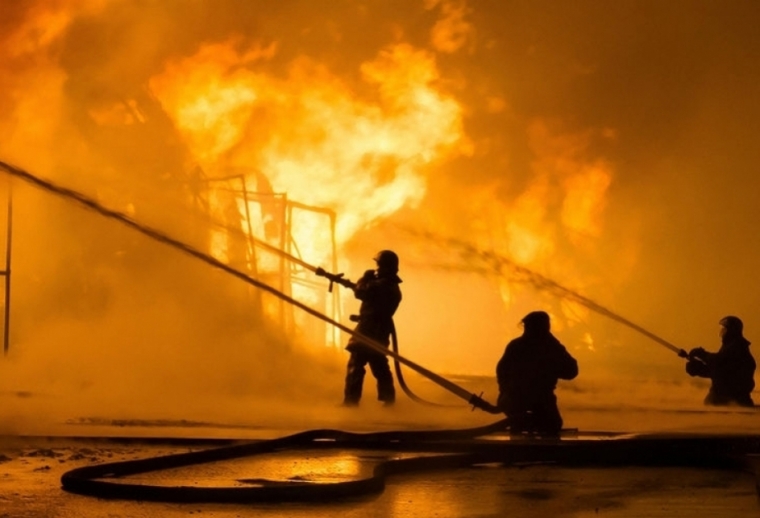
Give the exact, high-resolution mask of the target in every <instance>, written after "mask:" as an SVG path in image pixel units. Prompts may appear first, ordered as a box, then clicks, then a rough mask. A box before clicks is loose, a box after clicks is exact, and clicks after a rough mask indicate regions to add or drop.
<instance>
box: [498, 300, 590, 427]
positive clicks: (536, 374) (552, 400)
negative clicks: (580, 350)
mask: <svg viewBox="0 0 760 518" xmlns="http://www.w3.org/2000/svg"><path fill="white" fill-rule="evenodd" d="M522 325H523V334H522V336H520V337H518V338H515V339H514V340H512V341H511V342H509V344H507V348H506V349H505V351H504V355H503V356H502V357H501V360H499V363H498V365H497V366H496V378H497V380H498V382H499V401H498V406H499V407H500V408H501V409H502V411H503V412H504V413H505V414H506V415H507V417H508V418H509V423H510V431H511V433H512V434H515V435H517V434H521V433H536V434H541V435H556V434H558V433H559V432H560V430H561V429H562V417H561V416H560V413H559V409H558V408H557V397H556V396H555V395H554V389H555V388H556V387H557V380H560V379H565V380H571V379H573V378H575V377H576V376H577V375H578V362H577V361H576V360H575V358H573V357H572V356H570V353H568V352H567V350H566V349H565V347H564V346H563V345H562V344H561V343H560V342H559V340H557V339H556V338H555V337H554V335H553V334H552V333H551V331H550V328H551V326H550V321H549V315H548V314H547V313H545V312H543V311H534V312H532V313H528V314H527V315H526V316H525V318H523V319H522Z"/></svg>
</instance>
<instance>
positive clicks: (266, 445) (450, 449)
mask: <svg viewBox="0 0 760 518" xmlns="http://www.w3.org/2000/svg"><path fill="white" fill-rule="evenodd" d="M0 169H2V170H4V171H5V172H6V173H7V174H9V175H10V176H12V177H14V178H17V179H20V180H22V181H24V182H27V183H30V184H32V185H34V186H35V187H38V188H41V189H43V190H45V191H48V192H50V193H52V194H55V195H57V196H60V197H63V198H65V199H67V200H69V201H73V202H74V203H76V204H78V205H80V206H83V207H85V208H86V209H88V210H92V211H94V212H96V213H98V214H100V215H101V216H104V217H106V218H109V219H113V220H115V221H118V222H119V223H121V224H123V225H126V226H127V227H129V228H131V229H133V230H135V231H137V232H139V233H141V234H143V235H145V236H147V237H149V238H151V239H154V240H156V241H158V242H161V243H164V244H166V245H168V246H170V247H173V248H175V249H178V250H180V251H181V252H183V253H185V254H187V255H189V256H191V257H194V258H196V259H198V260H201V261H203V262H205V263H207V264H208V265H210V266H212V267H214V268H217V269H220V270H222V271H224V272H226V273H228V274H230V275H232V276H234V277H236V278H238V279H240V280H242V281H243V282H246V283H248V284H251V285H253V286H255V287H257V288H259V289H261V290H263V291H266V292H268V293H270V294H272V295H274V296H276V297H278V298H280V299H282V300H284V301H286V302H288V303H290V304H292V305H294V306H296V307H298V308H299V309H301V310H303V311H305V312H307V313H309V314H311V315H312V316H314V317H316V318H319V319H321V320H323V321H325V322H327V323H329V324H332V325H334V326H335V327H337V328H338V329H340V330H341V331H343V332H345V333H347V334H350V335H352V336H354V337H356V338H357V339H359V340H361V342H362V343H364V344H366V345H367V346H368V347H370V348H372V349H374V350H376V351H378V352H380V353H382V354H385V355H387V356H390V357H392V358H393V359H394V360H396V361H398V362H399V363H401V364H404V365H406V366H407V367H410V368H412V369H413V370H415V371H416V372H418V373H419V374H421V375H423V376H425V377H427V378H428V379H430V380H431V381H433V382H434V383H436V384H438V385H440V386H441V387H443V388H444V389H446V390H449V391H450V392H452V393H453V394H454V395H456V396H458V397H460V398H462V399H464V400H465V401H467V402H468V403H470V404H472V405H474V406H475V407H477V408H480V409H482V410H485V411H487V412H490V413H500V412H499V410H498V408H496V407H494V406H493V405H491V404H490V403H488V402H487V401H484V400H483V399H482V398H481V397H480V396H478V395H475V394H471V393H469V392H468V391H467V390H465V389H464V388H462V387H460V386H458V385H456V384H455V383H453V382H451V381H449V380H447V379H445V378H443V377H442V376H439V375H437V374H435V373H433V372H431V371H430V370H428V369H425V368H424V367H422V366H420V365H418V364H416V363H414V362H412V361H410V360H408V359H406V358H404V357H403V356H401V355H400V354H398V353H397V352H396V351H391V350H388V348H387V347H385V346H383V344H380V343H378V342H376V341H375V340H372V339H370V338H369V337H366V336H363V335H361V334H360V333H357V332H355V331H354V330H352V329H349V328H348V327H346V326H344V325H343V324H341V323H339V322H336V321H334V320H332V319H330V318H328V317H327V316H325V315H323V314H321V313H319V312H317V311H316V310H314V309H312V308H310V307H308V306H306V305H305V304H303V303H301V302H299V301H297V300H295V299H292V298H291V297H289V296H287V295H286V294H284V293H282V292H280V291H278V290H276V289H275V288H273V287H271V286H269V285H267V284H265V283H263V282H261V281H259V280H257V279H254V278H252V277H250V276H248V275H247V274H245V273H243V272H241V271H239V270H236V269H234V268H232V267H231V266H229V265H227V264H225V263H223V262H221V261H219V260H218V259H216V258H214V257H213V256H210V255H209V254H206V253H203V252H201V251H199V250H197V249H195V248H193V247H192V246H190V245H188V244H186V243H183V242H181V241H179V240H177V239H174V238H172V237H170V236H168V235H166V234H165V233H163V232H161V231H159V230H156V229H154V228H151V227H149V226H146V225H143V224H141V223H139V222H137V221H135V220H134V219H132V218H131V217H130V216H128V215H127V214H124V213H121V212H118V211H115V210H112V209H109V208H107V207H105V206H103V205H102V204H100V203H99V202H98V201H96V200H94V199H93V198H90V197H88V196H86V195H84V194H82V193H80V192H77V191H74V190H72V189H68V188H66V187H62V186H59V185H57V184H55V183H53V182H50V181H48V180H44V179H41V178H39V177H37V176H34V175H32V174H31V173H29V172H27V171H24V170H22V169H19V168H17V167H14V166H11V165H9V164H7V163H4V162H0ZM303 265H304V266H307V267H309V268H310V269H312V270H313V271H315V272H316V270H317V269H316V268H314V267H311V266H309V265H306V264H303ZM663 345H665V344H663ZM679 354H680V353H679ZM508 426H509V423H508V421H507V420H506V419H503V420H500V421H498V422H496V423H493V424H491V425H488V426H485V427H479V428H472V429H465V430H440V431H423V432H417V431H396V432H379V433H372V434H355V433H349V432H342V431H336V430H311V431H306V432H301V433H297V434H294V435H291V436H287V437H283V438H279V439H273V440H268V441H255V442H248V443H243V444H240V445H235V446H230V447H223V448H214V449H207V450H201V451H195V452H189V453H179V454H174V455H166V456H160V457H153V458H147V459H139V460H133V461H122V462H113V463H106V464H100V465H93V466H84V467H80V468H75V469H73V470H70V471H68V472H66V473H64V474H63V476H62V477H61V484H62V487H63V489H65V490H67V491H70V492H73V493H79V494H84V495H91V496H97V497H100V498H124V499H139V500H150V501H170V502H264V501H294V500H301V501H313V500H325V499H331V498H338V497H345V496H357V495H362V494H369V493H376V492H379V491H382V489H383V487H384V484H385V479H386V477H387V476H390V475H393V474H397V473H406V472H419V471H425V470H432V469H444V468H446V469H450V468H457V467H465V466H472V465H476V464H479V463H486V462H488V463H490V462H502V463H504V464H509V465H515V464H519V463H533V462H541V463H545V462H552V463H556V464H565V465H631V464H638V465H658V466H661V465H685V466H691V467H694V466H706V467H714V468H727V467H728V468H737V467H739V468H741V469H746V466H747V462H748V460H747V459H748V458H749V456H750V455H757V454H758V453H760V445H758V438H757V437H754V436H751V437H717V438H716V437H713V438H704V437H703V438H698V437H697V438H695V437H687V438H684V439H667V438H666V439H662V438H652V439H650V438H647V437H642V438H632V439H631V438H625V439H623V440H619V441H618V440H609V441H598V440H591V441H585V440H577V441H562V440H558V439H549V440H542V441H530V440H527V441H514V442H513V441H489V440H484V439H480V438H482V437H484V436H486V435H488V434H491V433H494V432H497V431H503V430H505V429H506V428H507V427H508ZM465 439H466V441H463V440H465ZM284 448H299V449H307V448H311V449H318V448H342V449H350V448H371V449H382V450H391V451H416V452H429V453H430V452H432V453H434V454H435V455H432V456H430V455H425V456H420V457H411V458H405V459H390V460H386V461H384V462H380V463H378V464H377V465H376V466H375V467H374V469H373V472H372V475H371V476H370V477H367V478H363V479H358V480H350V481H345V482H339V483H332V484H324V483H309V482H293V483H290V482H286V483H284V484H283V483H282V482H278V483H270V484H264V485H263V487H198V486H192V487H188V486H180V487H171V486H150V485H145V484H132V483H121V482H113V481H109V480H106V479H109V478H112V479H113V478H116V477H124V476H129V475H134V474H138V473H145V472H149V471H156V470H160V469H168V468H177V467H182V466H188V465H191V464H199V463H208V462H215V461H223V460H229V459H235V458H240V457H243V456H249V455H256V454H262V453H270V452H276V451H281V450H282V449H284Z"/></svg>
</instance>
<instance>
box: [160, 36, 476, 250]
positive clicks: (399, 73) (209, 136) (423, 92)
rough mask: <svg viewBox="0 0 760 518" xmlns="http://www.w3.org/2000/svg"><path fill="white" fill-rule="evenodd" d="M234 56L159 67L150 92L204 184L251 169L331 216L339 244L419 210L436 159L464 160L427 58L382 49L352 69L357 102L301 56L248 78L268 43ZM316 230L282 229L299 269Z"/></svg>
mask: <svg viewBox="0 0 760 518" xmlns="http://www.w3.org/2000/svg"><path fill="white" fill-rule="evenodd" d="M237 47H238V45H237V44H236V42H234V41H229V42H226V43H218V44H212V45H205V46H202V47H201V48H200V49H199V50H198V52H196V53H195V55H193V56H191V57H189V58H186V59H183V60H179V61H176V62H172V63H169V64H167V66H166V68H165V70H164V72H162V73H161V74H160V75H159V76H156V77H154V78H153V79H152V80H151V82H150V85H151V89H152V91H153V92H154V94H155V95H156V96H157V97H158V99H159V100H160V101H161V103H162V105H163V106H164V109H165V110H166V111H167V112H168V113H169V115H170V116H171V117H172V119H173V120H174V121H175V124H176V126H177V128H178V129H179V131H180V132H181V133H182V134H183V135H184V137H185V139H186V140H187V142H188V144H189V146H190V148H191V150H192V152H193V154H194V156H195V157H196V158H197V159H198V161H199V162H200V163H201V164H202V165H203V167H204V168H205V169H206V170H207V172H209V173H210V176H214V174H220V172H221V171H223V170H224V169H225V168H228V167H235V168H237V169H244V170H248V171H261V172H262V173H263V174H264V175H265V176H266V177H267V178H268V180H269V182H270V183H271V186H272V189H273V191H274V192H275V193H287V196H288V198H289V199H292V200H295V201H298V202H299V203H303V204H307V205H310V206H315V207H322V208H328V209H332V210H333V211H335V213H336V214H337V215H338V219H337V226H336V229H335V232H336V238H337V241H338V243H339V244H342V243H345V242H346V241H347V240H348V239H349V238H350V237H351V236H352V235H353V234H354V233H355V232H356V231H357V230H359V229H361V228H363V227H366V226H367V225H370V224H371V223H373V222H374V221H377V220H378V219H380V218H383V217H385V216H388V215H390V214H392V213H393V212H395V211H397V210H398V209H400V208H401V207H403V206H407V205H410V206H413V205H414V204H416V203H417V202H419V201H420V200H421V198H422V197H423V196H424V194H425V174H426V168H427V167H429V166H430V164H432V163H434V162H435V161H436V160H437V159H440V158H441V157H443V156H446V155H447V154H449V153H452V152H460V153H466V152H468V147H467V142H466V138H465V136H464V133H463V130H462V120H461V119H462V107H461V106H460V105H459V104H458V103H457V101H456V100H455V99H454V98H453V97H452V96H450V95H447V94H446V93H445V92H443V91H442V90H440V88H439V86H438V85H437V82H438V79H439V77H438V71H437V68H436V64H435V60H434V56H433V55H432V54H430V53H429V52H426V51H423V50H419V49H416V48H414V47H412V46H410V45H406V44H398V45H392V46H390V47H387V48H385V49H383V50H382V51H381V52H380V53H379V55H378V56H377V57H376V58H375V59H374V60H372V61H370V62H366V63H364V64H363V65H362V67H361V70H360V72H361V78H362V81H363V83H364V85H366V86H369V87H370V89H371V90H372V92H373V94H372V95H370V96H368V97H369V98H363V97H361V96H360V95H358V94H357V93H355V91H354V90H353V89H352V88H351V87H350V85H348V84H347V83H346V82H345V81H343V80H341V79H340V78H338V77H336V76H335V75H333V74H332V73H331V72H330V71H329V70H328V69H326V68H325V67H324V66H322V65H319V64H318V63H315V62H314V61H312V60H310V59H309V58H306V57H302V58H299V59H297V60H295V61H294V62H293V63H291V65H290V69H289V73H288V75H287V76H286V77H284V78H278V77H274V76H272V75H270V74H266V73H263V72H260V71H258V70H257V69H256V64H257V63H258V62H260V61H261V60H266V59H268V58H271V57H272V56H273V55H274V53H275V52H276V45H275V44H269V45H265V46H254V47H252V48H249V49H243V50H240V49H238V48H237ZM320 226H321V228H322V230H321V231H320V230H319V227H320ZM326 230H328V229H327V228H326V227H325V225H324V224H323V222H321V221H319V222H311V223H309V222H306V221H301V224H300V225H298V226H294V227H293V232H294V233H295V234H294V239H295V241H296V242H297V243H298V245H299V249H300V251H301V253H302V255H303V256H304V258H305V259H306V260H308V261H310V262H312V263H314V264H319V263H320V262H322V261H323V260H324V259H325V257H326V252H325V251H326V250H329V246H328V245H329V241H328V240H329V239H330V235H329V233H328V232H326ZM259 237H261V236H259Z"/></svg>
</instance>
